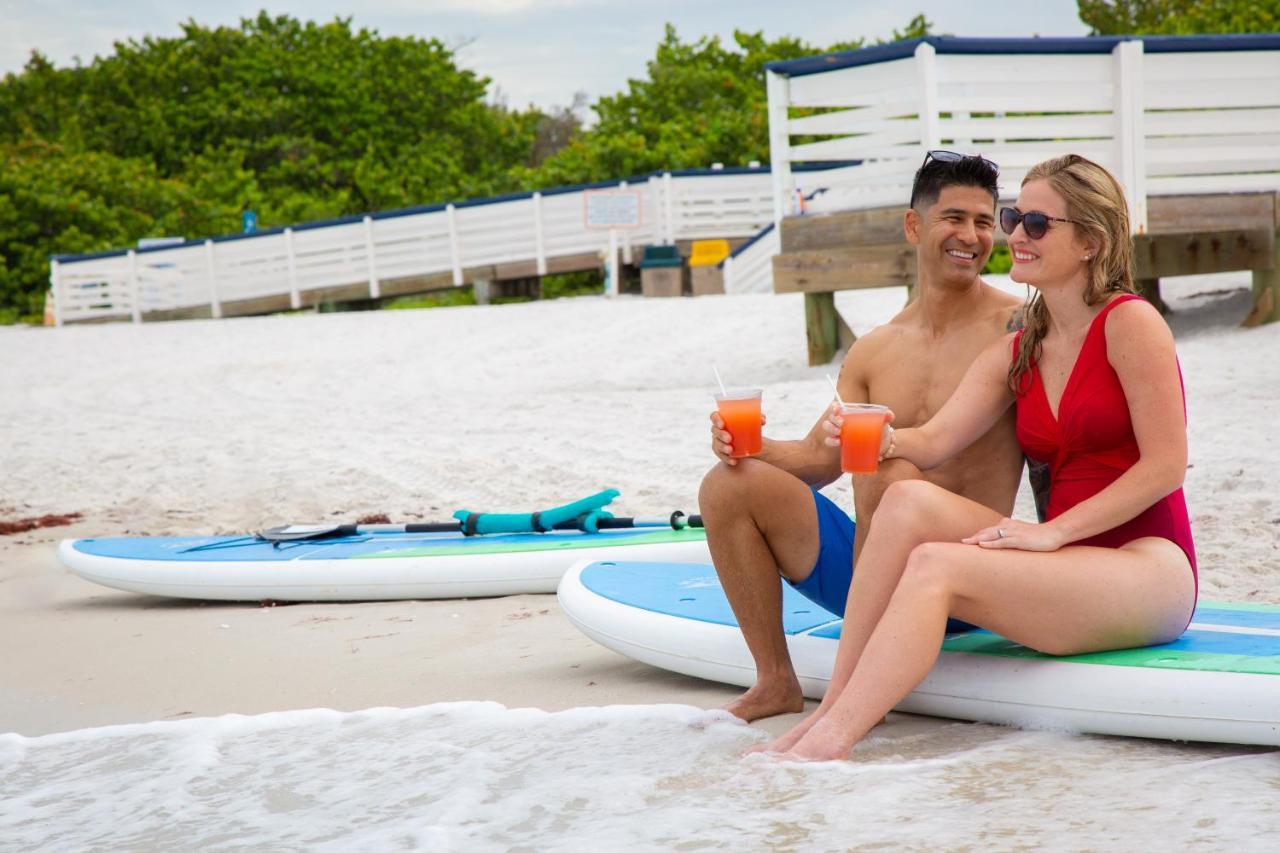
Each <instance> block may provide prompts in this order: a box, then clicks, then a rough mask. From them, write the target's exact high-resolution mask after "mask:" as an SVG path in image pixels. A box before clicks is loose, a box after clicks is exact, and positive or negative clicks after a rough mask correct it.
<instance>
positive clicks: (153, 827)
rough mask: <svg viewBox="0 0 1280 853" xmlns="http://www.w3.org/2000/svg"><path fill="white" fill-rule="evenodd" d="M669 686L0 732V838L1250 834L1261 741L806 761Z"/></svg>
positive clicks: (901, 842)
mask: <svg viewBox="0 0 1280 853" xmlns="http://www.w3.org/2000/svg"><path fill="white" fill-rule="evenodd" d="M763 738H764V735H763V734H762V733H761V732H759V731H758V730H756V729H752V728H749V727H747V726H745V725H742V724H741V723H738V722H737V721H735V720H733V719H732V718H730V717H728V716H727V715H725V714H724V713H723V712H708V711H702V710H699V709H696V708H690V707H686V706H675V705H653V706H636V707H624V706H615V707H608V708H578V709H573V710H569V711H562V712H558V713H547V712H543V711H537V710H531V709H513V710H508V709H506V708H503V707H502V706H500V705H497V704H493V703H451V704H440V705H431V706H426V707H422V708H413V709H394V708H377V709H372V710H368V711H361V712H357V713H339V712H336V711H328V710H308V711H291V712H282V713H274V714H265V715H261V716H253V717H246V716H234V715H233V716H226V717H219V718H216V719H193V720H185V721H180V722H164V723H151V724H145V725H128V726H113V727H109V728H100V729H87V730H82V731H75V732H68V733H64V734H56V735H47V736H43V737H37V738H24V737H21V736H18V735H3V736H0V847H2V848H3V849H5V850H41V851H47V850H91V849H111V850H119V849H126V850H177V849H183V850H200V849H237V850H244V849H250V850H256V849H261V850H281V849H308V850H332V851H338V850H342V851H347V850H371V851H372V850H377V851H382V850H461V849H467V850H522V849H529V850H533V849H536V850H588V849H590V850H615V849H628V850H650V849H652V850H658V849H662V850H672V849H676V850H730V849H732V850H740V849H763V848H781V849H804V850H837V849H841V850H842V849H849V848H857V847H860V846H869V847H871V846H884V847H887V848H892V849H925V848H936V847H939V846H942V847H965V846H970V847H974V848H979V849H980V848H992V847H994V848H1011V847H1029V848H1030V847H1035V848H1040V849H1046V848H1047V849H1080V848H1127V849H1134V848H1136V847H1140V846H1146V845H1149V844H1150V843H1152V841H1153V836H1151V835H1150V833H1151V832H1152V831H1153V828H1152V823H1153V822H1156V823H1158V837H1159V846H1161V847H1167V846H1174V847H1187V846H1192V845H1196V844H1202V845H1207V846H1210V847H1228V846H1229V847H1232V848H1234V849H1237V850H1239V849H1262V848H1263V846H1264V844H1265V843H1266V841H1267V839H1268V837H1270V838H1271V839H1274V838H1275V835H1276V833H1277V832H1280V815H1277V811H1276V810H1275V809H1274V808H1273V807H1272V806H1273V805H1274V802H1275V798H1276V791H1277V789H1280V753H1277V752H1275V751H1265V750H1256V749H1247V748H1239V747H1210V746H1188V745H1176V744H1165V743H1155V742H1149V741H1137V740H1125V739H1117V738H1091V737H1078V736H1069V735H1063V734H1054V733H1046V732H1020V731H1016V730H1010V729H1002V728H996V727H989V726H979V725H969V724H955V725H949V726H944V727H942V728H933V729H931V730H930V731H929V732H928V733H927V734H925V735H923V736H919V735H906V736H882V735H878V734H875V733H873V736H872V737H870V738H868V739H867V740H866V741H865V742H864V743H863V744H861V745H860V746H859V747H858V749H856V750H855V751H854V755H853V759H852V760H851V761H848V762H838V763H830V764H823V765H799V764H787V763H779V762H776V761H773V760H770V759H767V758H764V757H762V756H752V757H749V758H745V759H744V758H743V757H742V754H743V752H744V751H745V750H747V749H748V748H750V747H751V746H753V745H754V744H757V743H759V742H760V741H761V740H762V739H763Z"/></svg>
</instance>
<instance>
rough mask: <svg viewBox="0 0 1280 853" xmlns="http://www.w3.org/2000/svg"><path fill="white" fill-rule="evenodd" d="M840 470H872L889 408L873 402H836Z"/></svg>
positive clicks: (864, 471)
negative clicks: (840, 419) (840, 420)
mask: <svg viewBox="0 0 1280 853" xmlns="http://www.w3.org/2000/svg"><path fill="white" fill-rule="evenodd" d="M840 417H841V418H843V419H844V423H843V424H842V425H841V427H840V470H842V471H844V472H845V473H846V474H874V473H875V472H876V469H877V468H878V467H879V462H880V441H881V438H882V436H883V434H884V425H885V423H886V422H887V420H888V417H889V408H888V407H887V406H881V405H878V404H876V403H843V402H842V403H840Z"/></svg>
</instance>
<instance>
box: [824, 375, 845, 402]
mask: <svg viewBox="0 0 1280 853" xmlns="http://www.w3.org/2000/svg"><path fill="white" fill-rule="evenodd" d="M827 381H828V382H830V383H831V390H832V391H834V392H835V395H836V402H837V403H839V404H840V406H841V408H843V407H844V400H841V399H840V391H839V389H837V388H836V381H835V380H834V379H832V378H831V374H830V373H828V374H827Z"/></svg>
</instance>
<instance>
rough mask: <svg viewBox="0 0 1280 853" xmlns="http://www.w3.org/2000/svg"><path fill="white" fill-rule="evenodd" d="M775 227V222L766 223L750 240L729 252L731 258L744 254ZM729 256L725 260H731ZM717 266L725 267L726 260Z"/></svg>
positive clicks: (719, 267)
mask: <svg viewBox="0 0 1280 853" xmlns="http://www.w3.org/2000/svg"><path fill="white" fill-rule="evenodd" d="M773 227H774V223H772V222H770V223H769V224H768V225H766V226H765V227H763V228H761V229H760V230H759V231H757V232H756V233H755V235H754V236H752V238H751V239H750V240H748V241H747V242H745V243H743V244H742V245H741V246H739V247H738V248H736V249H734V250H733V251H732V252H730V253H729V258H736V257H738V255H741V254H742V253H743V252H745V251H746V250H747V249H750V248H751V247H752V246H754V245H755V244H756V243H758V242H760V241H761V240H762V239H764V237H765V235H766V234H768V233H769V232H770V231H772V230H773ZM729 258H725V259H724V260H725V261H727V260H729ZM716 267H717V268H718V269H724V261H721V262H720V263H718V264H716Z"/></svg>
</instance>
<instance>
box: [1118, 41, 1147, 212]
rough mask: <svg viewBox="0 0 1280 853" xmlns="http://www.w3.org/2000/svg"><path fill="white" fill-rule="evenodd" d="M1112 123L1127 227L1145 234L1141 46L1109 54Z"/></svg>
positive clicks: (1127, 43)
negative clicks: (1110, 63)
mask: <svg viewBox="0 0 1280 853" xmlns="http://www.w3.org/2000/svg"><path fill="white" fill-rule="evenodd" d="M1111 55H1112V56H1113V57H1115V61H1114V62H1113V63H1112V74H1113V75H1114V89H1115V93H1116V100H1115V107H1114V109H1115V119H1116V163H1117V165H1118V166H1119V172H1120V175H1119V178H1120V185H1121V186H1123V187H1124V191H1125V196H1126V197H1127V201H1128V202H1129V226H1130V229H1131V230H1132V231H1133V233H1134V234H1145V233H1147V152H1146V122H1145V121H1144V120H1143V113H1144V111H1145V109H1146V107H1145V104H1144V99H1143V96H1142V90H1143V85H1144V84H1143V73H1142V60H1143V42H1142V40H1141V39H1134V40H1132V41H1122V42H1120V43H1119V44H1117V45H1116V46H1115V48H1114V49H1113V50H1112V51H1111Z"/></svg>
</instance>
